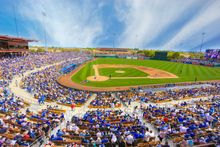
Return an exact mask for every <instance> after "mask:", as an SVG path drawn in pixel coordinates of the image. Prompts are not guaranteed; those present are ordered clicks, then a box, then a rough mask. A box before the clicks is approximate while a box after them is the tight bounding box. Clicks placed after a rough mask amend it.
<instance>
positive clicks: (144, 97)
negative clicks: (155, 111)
mask: <svg viewBox="0 0 220 147" xmlns="http://www.w3.org/2000/svg"><path fill="white" fill-rule="evenodd" d="M116 95H117V97H118V98H120V99H121V100H122V101H123V102H128V105H129V103H131V102H132V101H137V100H140V101H142V102H153V103H160V102H169V101H173V100H185V99H191V98H200V97H209V96H212V95H220V84H219V83H212V84H211V85H210V86H204V87H203V86H201V87H196V88H183V89H176V88H173V89H169V90H162V91H150V92H149V91H147V92H144V91H132V92H127V91H126V92H118V93H117V94H116Z"/></svg>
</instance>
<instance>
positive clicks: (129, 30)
mask: <svg viewBox="0 0 220 147" xmlns="http://www.w3.org/2000/svg"><path fill="white" fill-rule="evenodd" d="M219 2H220V1H218V0H210V1H209V3H208V2H207V1H203V0H187V1H182V0H169V1H167V0H126V1H124V0H122V1H117V2H116V3H115V8H116V11H117V15H118V18H119V19H120V20H121V22H123V23H124V25H125V28H124V31H123V33H122V34H121V35H120V37H119V41H118V42H120V44H119V45H120V46H121V47H133V46H134V44H137V45H136V46H137V47H141V48H142V47H148V46H146V45H148V44H150V43H151V42H152V41H155V40H157V41H158V42H159V40H160V38H157V36H158V35H159V34H160V33H161V32H163V31H164V30H165V29H167V28H169V25H170V24H172V22H175V20H177V19H179V18H180V17H182V16H181V15H182V14H183V13H184V12H186V11H189V8H191V9H192V7H195V8H196V7H198V6H200V5H201V4H204V5H207V7H204V8H203V10H202V13H201V14H199V15H198V16H197V17H196V18H193V19H192V20H191V21H189V22H187V23H186V24H185V26H183V28H182V29H181V30H179V32H178V33H177V34H176V35H175V36H174V37H173V38H171V40H170V41H168V42H167V44H166V45H164V46H158V48H159V49H164V48H168V49H173V48H174V49H175V47H177V46H178V45H179V44H181V43H182V42H183V41H189V42H190V40H188V39H189V38H190V37H192V36H193V35H194V34H195V33H197V34H198V32H201V33H202V30H203V29H204V27H207V25H209V24H211V23H213V21H214V20H216V19H219V16H220V11H219ZM207 3H208V4H207ZM192 15H194V14H193V13H192ZM217 28H218V27H217V26H215V27H213V28H212V25H210V27H209V29H208V30H207V33H208V34H210V35H211V36H210V39H211V38H214V37H215V35H217V34H220V32H219V31H216V29H217ZM201 33H200V34H201ZM136 35H137V36H138V37H137V39H136ZM193 37H194V36H193ZM191 39H192V38H191ZM197 40H199V41H201V36H199V38H198V39H197ZM135 42H136V43H135ZM197 42H198V41H197ZM183 43H187V42H183ZM192 45H193V44H192ZM194 46H195V44H194ZM149 47H150V46H149Z"/></svg>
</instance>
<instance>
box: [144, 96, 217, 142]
mask: <svg viewBox="0 0 220 147" xmlns="http://www.w3.org/2000/svg"><path fill="white" fill-rule="evenodd" d="M219 110H220V97H219V96H213V97H212V98H210V99H208V100H199V101H195V102H182V103H180V104H178V105H174V106H172V107H158V106H152V105H149V106H145V107H143V108H142V111H143V117H144V119H145V120H146V121H147V122H148V123H151V124H153V125H154V127H155V128H157V130H158V131H159V137H160V139H163V138H169V139H172V140H173V141H174V142H175V143H177V144H178V145H180V146H186V145H189V146H193V145H199V144H206V143H215V144H220V134H219V133H220V132H219V130H220V123H219V122H220V113H219V112H220V111H219Z"/></svg>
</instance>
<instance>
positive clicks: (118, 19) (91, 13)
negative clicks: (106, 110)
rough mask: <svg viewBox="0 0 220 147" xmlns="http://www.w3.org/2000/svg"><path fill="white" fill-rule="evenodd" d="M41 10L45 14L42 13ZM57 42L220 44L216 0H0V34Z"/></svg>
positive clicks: (166, 46)
mask: <svg viewBox="0 0 220 147" xmlns="http://www.w3.org/2000/svg"><path fill="white" fill-rule="evenodd" d="M13 10H14V11H13ZM42 12H44V13H45V14H46V15H45V16H44V15H43V14H42ZM15 19H16V20H17V28H18V29H17V30H18V35H19V36H20V37H25V38H30V39H36V40H39V42H37V43H34V44H33V45H44V37H45V36H44V29H45V31H46V38H47V44H48V46H62V47H113V46H114V47H129V48H144V49H160V50H178V51H180V50H181V51H198V50H199V49H200V45H201V40H202V33H203V32H204V33H205V35H204V45H203V50H205V49H206V48H220V0H184V1H183V0H37V1H36V0H0V34H2V35H12V36H17V31H16V25H15Z"/></svg>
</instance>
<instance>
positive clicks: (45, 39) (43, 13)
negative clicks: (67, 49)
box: [41, 11, 47, 51]
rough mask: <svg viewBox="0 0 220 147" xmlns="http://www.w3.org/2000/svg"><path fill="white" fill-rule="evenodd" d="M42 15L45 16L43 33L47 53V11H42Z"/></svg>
mask: <svg viewBox="0 0 220 147" xmlns="http://www.w3.org/2000/svg"><path fill="white" fill-rule="evenodd" d="M41 14H42V16H43V23H42V24H43V25H44V27H43V31H44V48H45V51H47V33H46V16H47V15H46V13H45V11H41Z"/></svg>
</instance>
